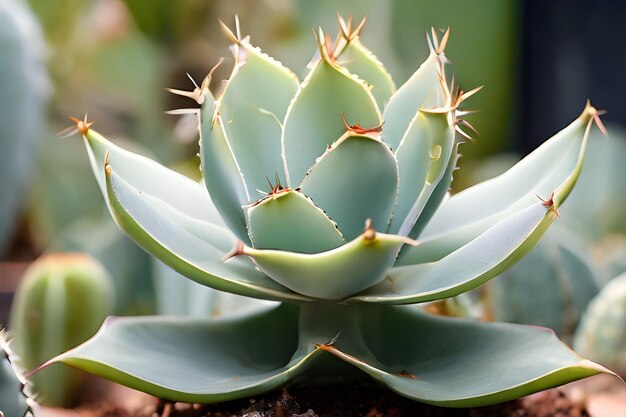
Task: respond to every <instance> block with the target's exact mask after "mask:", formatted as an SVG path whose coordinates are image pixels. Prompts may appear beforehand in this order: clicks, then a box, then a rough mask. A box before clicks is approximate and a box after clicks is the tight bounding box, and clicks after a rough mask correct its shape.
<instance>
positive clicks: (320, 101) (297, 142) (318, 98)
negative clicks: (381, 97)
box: [282, 35, 381, 185]
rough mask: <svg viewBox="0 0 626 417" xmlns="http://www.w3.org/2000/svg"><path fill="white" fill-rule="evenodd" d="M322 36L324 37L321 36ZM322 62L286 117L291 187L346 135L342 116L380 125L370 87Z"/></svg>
mask: <svg viewBox="0 0 626 417" xmlns="http://www.w3.org/2000/svg"><path fill="white" fill-rule="evenodd" d="M320 36H322V35H320ZM320 48H321V49H322V51H323V53H322V58H320V59H319V60H318V61H317V63H316V64H315V66H314V67H313V69H312V70H311V72H310V73H309V74H308V75H307V77H306V79H305V80H304V81H303V83H302V85H301V86H300V89H299V90H298V93H297V94H296V96H295V98H294V100H293V101H292V102H291V105H290V106H289V109H288V110H287V115H286V116H285V122H284V126H283V127H284V130H283V137H282V143H283V155H284V158H285V162H286V165H287V177H288V178H287V180H288V185H290V184H298V183H299V182H300V181H301V180H302V178H303V177H304V175H305V174H306V172H307V170H308V169H309V168H310V167H311V166H312V165H313V164H314V163H315V160H316V158H318V157H319V156H320V155H321V154H323V153H324V151H325V150H326V148H327V147H328V145H330V144H332V143H333V142H334V141H335V140H337V138H339V137H340V136H341V135H342V134H343V133H344V132H345V130H346V129H345V126H344V124H343V120H342V118H341V115H342V113H343V114H345V117H346V118H347V120H348V121H349V122H350V123H353V124H356V123H357V122H358V123H359V124H360V125H362V126H363V127H365V128H370V127H375V126H378V125H380V123H381V114H380V111H379V110H378V106H377V105H376V100H375V99H374V97H373V96H372V94H371V92H370V91H369V88H368V87H367V85H366V84H365V83H364V82H363V81H361V80H359V79H358V78H356V77H355V76H354V75H352V74H350V73H349V72H348V71H347V70H346V69H344V68H342V67H340V66H339V65H337V64H336V63H335V62H333V61H332V60H331V59H330V58H328V55H327V52H326V51H325V47H324V46H323V45H321V46H320Z"/></svg>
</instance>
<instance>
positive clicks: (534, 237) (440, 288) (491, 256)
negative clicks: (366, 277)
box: [353, 203, 557, 304]
mask: <svg viewBox="0 0 626 417" xmlns="http://www.w3.org/2000/svg"><path fill="white" fill-rule="evenodd" d="M556 217H557V214H556V212H555V211H554V210H553V209H552V208H547V207H544V206H543V204H542V203H535V204H533V205H531V206H530V207H527V208H526V209H524V210H520V211H519V212H518V213H515V214H512V215H511V216H509V217H507V218H505V219H504V220H501V221H500V222H499V223H497V224H496V225H494V226H493V227H492V228H490V229H489V230H488V231H487V232H485V233H483V234H482V235H480V236H479V237H478V238H476V239H474V240H473V241H471V242H470V243H468V244H466V245H464V246H463V247H461V248H460V249H458V250H456V251H454V252H452V253H450V254H449V255H447V256H445V257H444V258H442V259H440V260H439V261H437V262H431V263H423V264H416V265H407V266H399V267H394V268H393V269H392V270H391V271H390V272H389V274H388V275H387V278H388V279H387V280H385V281H383V282H382V283H381V284H379V285H378V286H377V287H374V288H371V289H369V290H366V291H364V292H363V293H362V294H360V295H358V296H356V297H354V298H353V300H354V301H365V302H374V303H387V304H413V303H419V302H425V301H432V300H439V299H444V298H449V297H453V296H455V295H459V294H462V293H464V292H467V291H469V290H471V289H472V288H475V287H477V286H479V285H482V284H484V283H485V282H486V281H487V280H489V279H491V278H494V277H496V276H497V275H498V274H500V273H501V272H502V271H504V270H506V269H507V268H508V267H509V266H511V265H512V264H514V263H515V262H517V261H518V260H519V259H520V258H521V257H523V256H524V255H526V254H527V253H528V252H529V251H530V250H531V249H532V248H534V247H535V246H536V245H537V242H538V241H539V239H540V238H541V236H542V235H543V234H544V233H545V232H546V230H547V229H548V227H549V226H550V225H551V224H552V222H553V221H554V219H555V218H556Z"/></svg>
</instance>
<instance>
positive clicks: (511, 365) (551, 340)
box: [305, 307, 612, 407]
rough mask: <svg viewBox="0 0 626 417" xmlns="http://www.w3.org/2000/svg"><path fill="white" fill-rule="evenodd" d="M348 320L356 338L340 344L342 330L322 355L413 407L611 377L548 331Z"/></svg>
mask: <svg viewBox="0 0 626 417" xmlns="http://www.w3.org/2000/svg"><path fill="white" fill-rule="evenodd" d="M354 315H356V319H355V320H354V321H356V322H357V323H358V324H356V325H354V324H349V325H346V326H345V327H352V331H351V332H350V331H348V332H346V333H347V334H350V333H356V334H357V335H359V336H360V337H358V338H357V337H354V335H351V336H352V337H345V338H344V337H343V336H342V335H343V334H344V333H343V331H342V332H341V333H340V334H339V336H338V338H337V340H336V341H335V343H334V344H333V345H323V346H322V349H323V350H326V351H328V352H330V353H332V354H334V355H336V356H337V357H339V358H341V359H343V360H345V361H346V362H348V363H351V364H353V365H354V366H356V367H357V368H359V369H361V370H362V371H364V372H366V373H367V374H368V375H370V376H371V377H373V378H374V379H376V380H377V381H379V382H380V383H382V384H383V385H386V386H387V387H389V388H390V389H392V390H394V391H396V392H398V393H399V394H401V395H403V396H405V397H409V398H412V399H415V400H418V401H421V402H426V403H430V404H436V405H440V406H446V407H477V406H482V405H488V404H494V403H499V402H503V401H508V400H512V399H515V398H519V397H522V396H525V395H528V394H532V393H534V392H537V391H541V390H544V389H547V388H552V387H555V386H559V385H562V384H565V383H568V382H571V381H575V380H577V379H581V378H585V377H588V376H591V375H595V374H599V373H609V374H612V373H611V372H610V371H609V370H607V369H606V368H604V367H602V366H600V365H598V364H596V363H593V362H591V361H589V360H585V359H583V358H581V357H580V356H578V355H576V354H575V353H574V352H573V351H572V350H571V349H570V348H568V347H567V346H566V345H564V344H563V343H562V342H561V341H560V340H559V339H558V338H557V337H556V335H555V334H554V332H552V331H550V330H548V329H543V328H537V327H526V326H520V325H513V324H504V323H484V322H479V321H470V320H461V319H451V318H443V317H437V316H431V315H428V314H426V313H423V312H421V311H419V310H418V309H416V308H414V307H379V308H371V309H363V310H361V311H359V312H357V313H355V314H353V316H354ZM342 323H343V324H345V322H342ZM408 329H410V330H408ZM339 330H342V327H341V326H340V325H336V326H335V327H334V328H333V326H328V332H327V335H326V336H327V337H328V336H329V335H330V337H333V336H332V335H336V334H337V333H336V332H337V331H339ZM348 330H351V329H348ZM305 334H306V332H305ZM319 335H320V332H319V326H317V331H316V332H315V336H317V337H318V338H319Z"/></svg>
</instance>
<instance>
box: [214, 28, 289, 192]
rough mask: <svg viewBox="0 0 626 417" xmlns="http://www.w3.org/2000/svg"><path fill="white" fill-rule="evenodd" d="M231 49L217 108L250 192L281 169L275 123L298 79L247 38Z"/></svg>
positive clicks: (263, 185) (280, 173) (278, 129)
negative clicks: (227, 74)
mask: <svg viewBox="0 0 626 417" xmlns="http://www.w3.org/2000/svg"><path fill="white" fill-rule="evenodd" d="M233 50H234V53H235V59H236V63H235V67H234V69H233V73H232V74H231V76H230V78H229V80H228V81H227V82H226V84H225V86H224V92H223V94H222V96H221V98H220V99H219V105H218V106H219V111H220V114H221V116H222V121H223V122H224V123H223V127H224V131H225V133H226V137H227V140H228V143H229V145H230V148H231V150H232V152H233V155H234V156H235V160H236V161H237V163H238V165H239V167H240V168H241V171H242V172H243V177H244V181H245V182H246V185H247V189H248V191H249V193H250V194H251V195H252V194H253V193H254V190H257V189H258V190H263V189H265V188H266V186H267V183H266V178H275V176H277V175H278V176H281V177H282V176H283V173H284V172H285V168H284V166H283V159H282V156H281V142H280V137H281V133H282V125H281V123H282V121H283V119H284V118H285V113H286V112H287V107H288V106H289V103H290V102H291V99H292V98H293V96H294V95H295V94H296V91H297V90H298V79H297V77H296V76H295V75H294V74H293V73H292V72H291V71H289V70H288V69H287V68H285V67H284V66H283V65H282V64H281V63H279V62H278V61H275V60H274V59H272V58H270V57H269V56H267V55H265V54H264V53H262V52H261V51H260V50H259V49H258V48H255V47H253V46H252V45H251V44H250V43H249V42H248V40H247V39H243V40H241V41H239V42H237V43H235V45H233Z"/></svg>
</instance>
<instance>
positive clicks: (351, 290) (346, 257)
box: [239, 227, 413, 300]
mask: <svg viewBox="0 0 626 417" xmlns="http://www.w3.org/2000/svg"><path fill="white" fill-rule="evenodd" d="M405 243H409V244H412V243H413V242H412V241H410V240H408V239H407V238H405V237H402V236H396V235H386V234H382V233H376V232H375V231H374V229H372V228H371V227H366V230H365V232H364V233H363V234H362V235H361V236H359V237H357V238H356V239H354V240H352V241H350V242H348V243H346V244H345V245H343V246H340V247H338V248H337V249H333V250H330V251H326V252H321V253H315V254H305V253H296V252H286V251H277V250H262V249H261V250H259V249H254V248H248V247H243V248H242V249H241V251H239V252H240V253H239V254H243V255H247V256H249V257H250V258H252V259H253V260H254V262H255V263H256V265H257V266H258V267H259V268H260V269H261V270H262V271H263V272H265V273H266V274H267V275H268V276H270V277H272V278H273V279H274V280H275V281H277V282H279V283H281V284H283V285H284V286H286V287H287V288H290V289H292V290H293V291H295V292H297V293H300V294H304V295H306V296H309V297H313V298H319V299H324V300H341V299H344V298H346V297H348V296H350V295H352V294H355V293H357V292H359V291H362V290H363V289H365V288H369V287H371V286H372V285H375V284H377V283H379V282H380V281H382V280H383V279H385V275H386V273H387V271H388V270H389V268H391V266H392V265H393V262H394V261H395V258H396V256H397V254H398V251H399V250H400V248H401V247H402V245H404V244H405Z"/></svg>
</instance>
